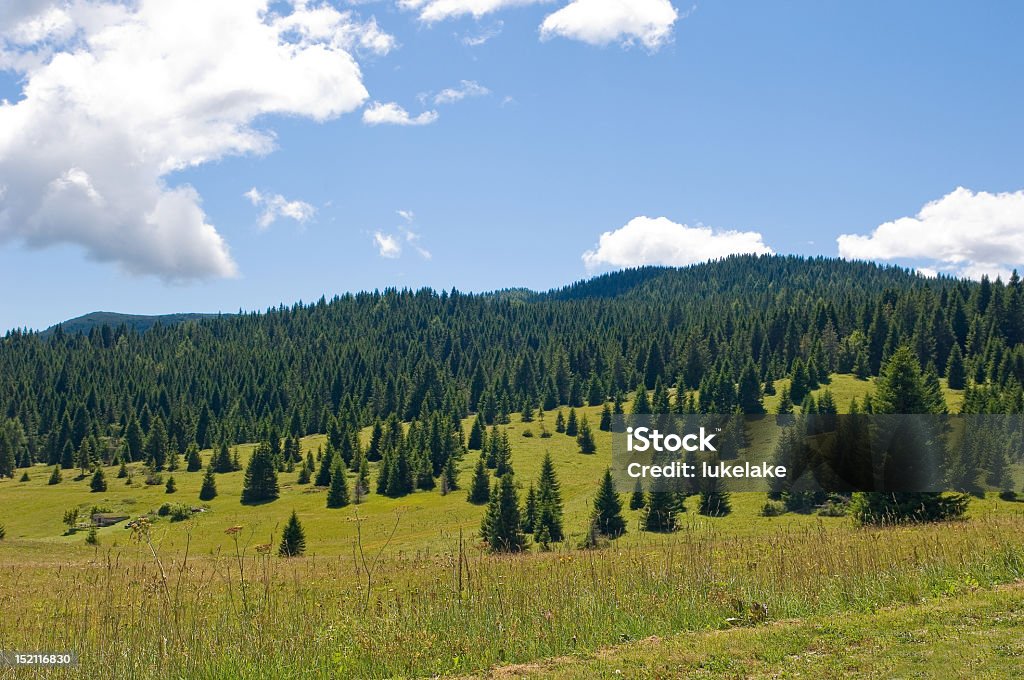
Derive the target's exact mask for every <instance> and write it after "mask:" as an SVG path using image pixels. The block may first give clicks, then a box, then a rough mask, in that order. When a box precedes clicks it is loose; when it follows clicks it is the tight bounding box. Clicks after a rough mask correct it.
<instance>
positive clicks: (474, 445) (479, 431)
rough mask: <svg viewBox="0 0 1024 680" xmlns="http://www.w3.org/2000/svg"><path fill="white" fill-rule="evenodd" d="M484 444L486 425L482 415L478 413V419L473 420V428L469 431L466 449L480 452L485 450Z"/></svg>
mask: <svg viewBox="0 0 1024 680" xmlns="http://www.w3.org/2000/svg"><path fill="white" fill-rule="evenodd" d="M483 444H484V423H483V419H482V418H481V416H480V414H479V413H478V414H477V416H476V418H474V419H473V427H472V428H471V429H470V431H469V442H468V443H467V444H466V448H468V449H470V450H473V451H479V450H480V449H481V448H483Z"/></svg>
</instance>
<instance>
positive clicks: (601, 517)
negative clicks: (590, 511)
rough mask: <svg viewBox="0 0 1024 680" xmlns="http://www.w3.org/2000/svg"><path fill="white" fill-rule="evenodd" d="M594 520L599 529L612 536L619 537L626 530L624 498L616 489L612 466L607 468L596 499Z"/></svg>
mask: <svg viewBox="0 0 1024 680" xmlns="http://www.w3.org/2000/svg"><path fill="white" fill-rule="evenodd" d="M593 519H594V522H595V523H596V525H597V529H598V531H600V532H601V533H602V534H603V535H605V536H609V537H611V538H618V537H619V536H621V535H622V534H623V533H625V531H626V520H624V519H623V518H622V500H621V499H620V498H619V494H618V493H617V492H616V491H615V481H614V480H613V479H612V471H611V468H606V469H605V471H604V477H603V478H602V479H601V486H600V487H599V488H598V491H597V498H595V499H594V517H593Z"/></svg>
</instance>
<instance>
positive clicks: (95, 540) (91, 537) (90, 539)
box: [85, 527, 100, 545]
mask: <svg viewBox="0 0 1024 680" xmlns="http://www.w3.org/2000/svg"><path fill="white" fill-rule="evenodd" d="M85 542H86V543H88V544H89V545H99V542H100V539H99V536H97V535H96V527H92V528H91V529H89V533H88V535H87V536H86V537H85Z"/></svg>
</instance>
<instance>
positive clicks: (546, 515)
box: [534, 453, 564, 543]
mask: <svg viewBox="0 0 1024 680" xmlns="http://www.w3.org/2000/svg"><path fill="white" fill-rule="evenodd" d="M562 512H563V510H562V489H561V485H560V484H559V483H558V476H557V475H556V474H555V464H554V462H553V461H552V460H551V454H550V453H545V454H544V460H543V461H542V462H541V466H540V476H539V477H538V479H537V517H536V523H535V526H534V533H535V534H536V533H539V532H540V530H541V529H547V532H548V536H549V540H550V541H551V542H553V543H558V542H559V541H561V540H562V539H563V537H564V533H563V530H562Z"/></svg>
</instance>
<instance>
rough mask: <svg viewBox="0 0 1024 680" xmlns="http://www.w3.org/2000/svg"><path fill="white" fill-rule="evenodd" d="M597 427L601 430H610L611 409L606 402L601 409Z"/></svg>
mask: <svg viewBox="0 0 1024 680" xmlns="http://www.w3.org/2000/svg"><path fill="white" fill-rule="evenodd" d="M598 427H599V428H600V430H601V431H602V432H611V431H612V410H611V408H609V406H608V404H605V405H604V408H602V409H601V422H600V424H599V425H598Z"/></svg>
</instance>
